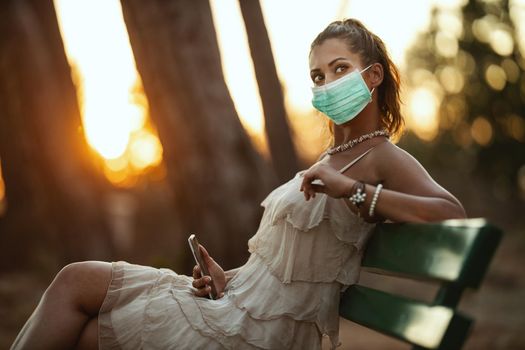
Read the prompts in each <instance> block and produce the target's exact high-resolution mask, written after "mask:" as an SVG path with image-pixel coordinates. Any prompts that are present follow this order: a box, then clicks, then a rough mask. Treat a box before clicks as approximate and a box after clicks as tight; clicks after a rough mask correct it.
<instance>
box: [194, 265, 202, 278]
mask: <svg viewBox="0 0 525 350" xmlns="http://www.w3.org/2000/svg"><path fill="white" fill-rule="evenodd" d="M199 278H201V268H200V267H199V265H195V266H193V279H195V280H196V279H199Z"/></svg>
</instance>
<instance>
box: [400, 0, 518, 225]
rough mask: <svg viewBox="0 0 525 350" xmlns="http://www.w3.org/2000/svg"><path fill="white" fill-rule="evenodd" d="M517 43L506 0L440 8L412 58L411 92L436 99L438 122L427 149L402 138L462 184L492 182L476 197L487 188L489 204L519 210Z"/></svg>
mask: <svg viewBox="0 0 525 350" xmlns="http://www.w3.org/2000/svg"><path fill="white" fill-rule="evenodd" d="M518 40H519V37H518V35H517V31H516V29H515V27H514V24H513V22H512V20H511V17H510V9H509V3H508V1H507V0H500V1H497V0H496V1H483V0H469V1H468V2H467V3H466V4H465V5H464V6H463V7H462V8H461V9H460V10H459V11H458V10H456V11H454V10H450V9H439V8H435V9H434V10H433V12H432V18H431V23H430V26H429V29H428V31H426V32H424V33H422V34H420V35H419V37H418V39H417V40H416V42H415V44H414V45H413V47H412V48H411V49H410V50H409V51H408V53H407V60H406V63H407V67H408V68H407V70H408V71H407V73H408V74H407V76H408V83H409V85H410V87H411V89H412V90H417V89H426V90H427V91H430V92H431V93H432V95H434V96H435V97H436V100H437V101H438V111H437V113H438V114H437V115H438V116H439V118H438V125H437V129H436V130H435V134H434V135H431V137H430V139H433V142H432V143H431V144H426V147H421V146H420V145H418V146H415V144H414V142H413V141H414V140H413V139H411V138H410V137H409V138H405V140H404V141H403V142H404V143H405V144H407V147H409V148H411V149H412V150H414V152H415V153H416V154H419V155H421V158H426V159H427V162H428V163H432V167H435V168H441V169H453V170H454V172H455V173H456V174H461V175H464V177H462V178H461V180H462V181H466V180H467V179H469V180H476V179H478V180H482V181H483V183H484V184H486V185H487V186H483V187H477V192H478V193H473V195H474V196H475V197H476V198H473V201H478V202H479V201H480V200H481V198H482V197H483V193H481V196H480V193H479V192H480V191H481V192H484V193H487V192H488V193H490V194H491V195H492V200H496V201H497V202H494V203H485V206H491V205H492V206H496V205H498V204H505V210H507V211H509V212H510V213H513V215H516V214H518V212H519V211H521V210H520V208H521V207H522V204H523V198H525V197H524V196H523V194H524V193H523V188H521V189H520V186H519V181H524V180H525V179H521V180H520V173H521V177H523V176H525V173H524V172H525V168H524V166H525V74H524V70H525V60H524V58H523V55H522V52H521V51H520V45H519V41H518ZM521 44H523V43H521ZM523 49H525V48H524V47H522V50H523ZM425 113H428V111H425ZM416 118H417V116H416ZM433 137H435V138H433ZM424 152H428V153H427V154H426V155H423V153H424ZM520 169H521V171H520ZM450 175H451V173H450ZM469 184H471V185H472V182H469ZM520 191H521V192H522V193H521V197H520ZM476 214H478V215H479V213H476ZM482 214H483V213H482Z"/></svg>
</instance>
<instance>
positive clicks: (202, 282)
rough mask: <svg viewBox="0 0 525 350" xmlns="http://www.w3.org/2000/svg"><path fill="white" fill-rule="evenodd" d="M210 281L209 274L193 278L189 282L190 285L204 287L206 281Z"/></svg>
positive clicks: (206, 283)
mask: <svg viewBox="0 0 525 350" xmlns="http://www.w3.org/2000/svg"><path fill="white" fill-rule="evenodd" d="M210 282H211V278H210V276H204V277H202V278H197V279H194V280H193V282H191V284H192V286H194V287H195V288H204V287H206V286H207V285H208V283H210Z"/></svg>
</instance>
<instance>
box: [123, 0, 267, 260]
mask: <svg viewBox="0 0 525 350" xmlns="http://www.w3.org/2000/svg"><path fill="white" fill-rule="evenodd" d="M121 3H122V8H123V14H124V20H125V22H126V25H127V28H128V32H129V36H130V41H131V45H132V48H133V52H134V55H135V60H136V62H137V67H138V70H139V72H140V75H141V77H142V81H143V85H144V90H145V92H146V95H147V97H148V100H149V105H150V110H151V117H152V120H153V121H154V122H155V123H156V124H157V127H158V130H159V137H160V139H161V142H162V146H163V150H164V160H165V162H166V165H167V169H168V180H169V182H170V185H171V187H172V190H173V194H174V205H175V213H174V216H175V217H176V219H177V220H178V221H179V224H181V227H182V230H183V232H180V234H181V236H182V237H183V239H184V241H183V240H182V239H181V244H183V246H182V247H181V248H178V251H177V252H174V254H175V253H177V254H185V255H186V264H187V265H188V264H191V262H190V261H191V255H190V254H189V248H188V247H187V243H186V238H187V237H188V236H189V235H190V233H195V234H196V235H197V237H198V238H199V239H200V241H201V243H203V244H204V245H206V246H207V247H208V248H209V251H210V253H211V254H212V256H214V257H215V258H216V260H218V261H220V262H221V263H222V264H223V265H224V267H226V268H229V267H235V266H238V265H239V264H240V263H242V262H244V261H245V259H246V257H247V255H248V252H247V244H246V242H247V239H248V238H249V237H250V236H252V235H253V234H254V233H255V232H256V230H257V226H258V223H259V221H260V217H261V212H262V211H261V208H260V207H259V203H260V201H261V199H262V198H263V197H264V196H265V195H266V194H267V193H268V191H269V189H270V188H271V187H272V186H273V185H275V184H276V180H275V179H274V178H273V177H272V175H271V174H272V173H271V172H270V171H269V169H268V166H267V165H266V164H265V163H264V161H263V158H262V157H261V156H260V155H259V154H258V153H257V152H256V151H255V149H254V148H253V145H252V144H251V141H250V139H249V137H248V136H247V134H246V132H245V130H244V129H243V128H242V125H241V123H240V121H239V118H238V116H237V113H236V111H235V108H234V105H233V102H232V100H231V98H230V95H229V93H228V89H227V87H226V84H225V82H224V77H223V74H222V69H221V64H220V56H219V49H218V44H217V39H216V36H215V29H214V27H213V21H212V16H211V9H210V6H209V3H208V1H206V0H198V1H190V0H185V1H162V0H151V1H139V0H121Z"/></svg>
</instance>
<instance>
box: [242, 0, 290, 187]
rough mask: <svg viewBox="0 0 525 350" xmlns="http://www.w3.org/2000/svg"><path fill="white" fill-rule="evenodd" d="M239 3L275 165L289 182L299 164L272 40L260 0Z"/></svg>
mask: <svg viewBox="0 0 525 350" xmlns="http://www.w3.org/2000/svg"><path fill="white" fill-rule="evenodd" d="M239 4H240V7H241V11H242V17H243V19H244V25H245V27H246V33H247V35H248V42H249V45H250V51H251V56H252V60H253V65H254V68H255V76H256V77H257V84H258V85H259V93H260V94H261V101H262V106H263V110H264V121H265V128H266V138H267V140H268V145H269V148H270V153H271V156H272V162H273V167H274V170H275V172H276V174H277V175H278V177H279V180H280V182H286V181H288V180H289V179H290V178H292V177H293V176H294V174H295V173H296V172H297V171H298V170H299V167H298V161H297V155H296V153H295V149H294V145H293V142H292V138H291V137H290V127H289V126H288V122H287V120H288V118H287V116H286V109H285V107H284V98H283V92H282V89H281V83H280V81H279V77H278V76H277V69H276V68H275V62H274V59H273V54H272V47H271V44H270V39H269V38H268V32H267V31H266V26H265V24H264V17H263V13H262V10H261V5H260V3H259V1H258V0H239Z"/></svg>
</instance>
